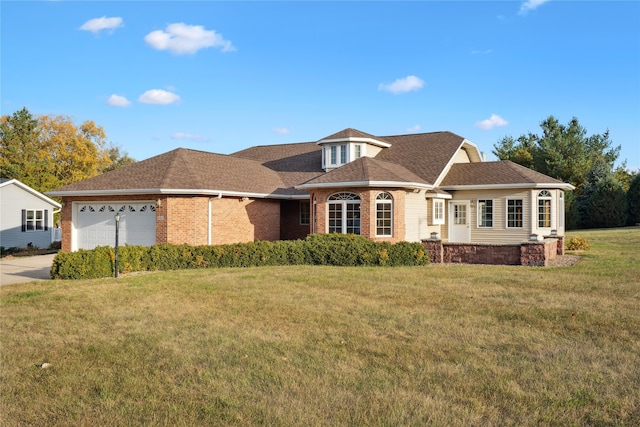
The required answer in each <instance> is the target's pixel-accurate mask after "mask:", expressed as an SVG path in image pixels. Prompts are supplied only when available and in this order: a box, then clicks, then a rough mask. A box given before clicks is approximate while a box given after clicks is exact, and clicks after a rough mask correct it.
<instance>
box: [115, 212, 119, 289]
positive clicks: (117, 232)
mask: <svg viewBox="0 0 640 427" xmlns="http://www.w3.org/2000/svg"><path fill="white" fill-rule="evenodd" d="M115 220H116V271H115V277H116V278H118V238H119V237H120V212H118V213H116V216H115Z"/></svg>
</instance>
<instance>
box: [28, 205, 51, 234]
mask: <svg viewBox="0 0 640 427" xmlns="http://www.w3.org/2000/svg"><path fill="white" fill-rule="evenodd" d="M45 211H46V209H25V210H24V212H25V214H24V215H25V216H24V232H25V233H36V232H38V231H47V229H48V224H47V215H46V214H45ZM30 212H31V213H33V218H32V219H29V213H30ZM38 212H40V215H41V216H40V219H39V220H38ZM38 222H40V223H41V224H42V227H41V228H38ZM29 224H32V225H33V228H32V229H31V230H29Z"/></svg>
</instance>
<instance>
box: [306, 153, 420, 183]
mask: <svg viewBox="0 0 640 427" xmlns="http://www.w3.org/2000/svg"><path fill="white" fill-rule="evenodd" d="M343 182H407V183H408V182H410V183H419V184H427V182H425V181H424V180H423V179H422V178H421V177H419V176H418V175H416V174H414V173H413V172H411V171H409V170H407V169H406V168H404V167H403V166H401V165H398V164H395V163H390V162H385V161H383V160H378V159H374V158H371V157H360V158H359V159H356V160H354V161H352V162H350V163H347V164H346V165H344V166H342V167H340V168H337V169H334V170H332V171H330V172H328V173H326V174H323V175H320V176H318V177H317V178H314V179H312V180H310V181H308V182H306V183H305V184H312V185H315V184H331V183H343Z"/></svg>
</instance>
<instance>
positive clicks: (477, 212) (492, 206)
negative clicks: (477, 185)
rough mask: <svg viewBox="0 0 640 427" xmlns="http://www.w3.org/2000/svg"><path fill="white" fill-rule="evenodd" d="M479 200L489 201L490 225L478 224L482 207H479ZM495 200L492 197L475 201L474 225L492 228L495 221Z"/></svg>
mask: <svg viewBox="0 0 640 427" xmlns="http://www.w3.org/2000/svg"><path fill="white" fill-rule="evenodd" d="M480 202H491V225H480V223H481V219H482V209H480V204H481V203H480ZM495 205H496V203H495V201H494V199H478V202H477V203H476V206H477V208H476V226H477V227H478V228H493V224H494V223H495V215H494V212H495Z"/></svg>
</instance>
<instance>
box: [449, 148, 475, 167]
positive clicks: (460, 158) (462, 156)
mask: <svg viewBox="0 0 640 427" xmlns="http://www.w3.org/2000/svg"><path fill="white" fill-rule="evenodd" d="M453 163H471V160H469V154H467V150H465V149H464V148H460V149H459V150H458V152H457V153H456V154H455V155H454V156H453Z"/></svg>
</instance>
